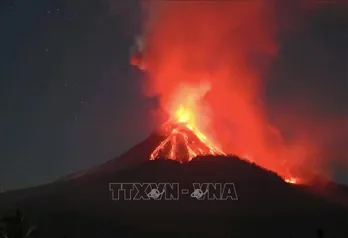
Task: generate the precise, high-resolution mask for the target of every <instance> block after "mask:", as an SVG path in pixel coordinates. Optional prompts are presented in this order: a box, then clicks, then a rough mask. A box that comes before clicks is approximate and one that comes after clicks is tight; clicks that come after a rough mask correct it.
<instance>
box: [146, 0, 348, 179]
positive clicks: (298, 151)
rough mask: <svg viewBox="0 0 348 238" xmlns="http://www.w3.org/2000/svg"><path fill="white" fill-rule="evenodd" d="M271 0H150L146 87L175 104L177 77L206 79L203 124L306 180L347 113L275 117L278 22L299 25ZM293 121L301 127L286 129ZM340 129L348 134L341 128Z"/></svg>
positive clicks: (238, 150)
mask: <svg viewBox="0 0 348 238" xmlns="http://www.w3.org/2000/svg"><path fill="white" fill-rule="evenodd" d="M274 2H275V1H216V2H214V1H152V2H151V1H145V4H144V8H145V11H146V13H147V14H146V19H145V21H144V32H143V35H142V41H143V42H142V44H141V45H142V46H146V47H145V48H144V49H143V51H142V54H143V56H142V57H143V61H144V62H145V63H144V64H145V65H146V70H147V79H146V81H145V83H144V92H145V94H146V95H147V96H150V97H153V96H156V97H158V98H159V99H160V105H161V109H162V110H164V111H170V110H171V108H172V107H170V106H169V107H168V105H171V104H172V103H173V97H174V98H177V96H175V95H177V92H178V88H179V87H180V85H190V88H192V87H193V88H194V87H196V88H197V89H198V90H201V88H202V87H201V86H200V85H202V84H204V83H208V85H209V87H208V88H207V90H208V92H206V91H207V90H206V91H205V94H204V95H202V96H203V101H204V102H201V103H203V104H204V105H205V108H209V110H208V111H209V114H208V115H209V116H207V114H205V113H204V112H200V113H201V115H196V116H197V117H200V116H201V117H202V118H203V120H204V118H207V119H206V120H208V121H209V123H201V124H204V127H206V128H205V129H204V131H205V132H207V131H209V135H210V136H211V137H213V138H214V140H216V141H217V143H218V144H219V145H220V146H221V148H222V149H223V150H224V151H225V152H227V153H231V154H237V155H240V156H245V157H247V158H249V159H250V160H252V161H254V162H255V163H257V164H259V165H261V166H263V167H265V168H267V169H270V170H273V171H275V172H277V173H279V174H280V175H282V176H285V177H287V176H296V177H297V176H299V177H301V179H302V180H304V179H307V178H308V176H310V175H311V174H312V173H316V172H318V171H321V170H322V169H323V159H324V157H325V156H327V154H326V152H325V153H324V151H323V149H322V146H323V144H324V143H326V142H327V140H326V139H324V138H322V137H321V135H322V134H324V135H328V133H327V131H330V132H332V131H333V130H335V131H336V132H337V131H341V132H342V130H340V129H341V127H340V126H338V125H342V123H344V121H337V124H335V125H337V126H336V127H337V128H334V127H335V126H328V125H327V124H328V121H320V122H318V123H317V124H312V125H311V124H309V123H302V122H303V121H302V118H303V117H301V116H300V115H293V114H291V115H292V116H291V117H290V116H289V117H288V116H286V117H285V118H284V117H282V116H279V115H278V116H277V117H276V119H275V120H274V121H272V122H273V123H271V122H270V119H269V115H268V112H269V111H270V110H269V108H267V107H266V105H265V101H264V99H265V93H266V87H267V84H268V82H267V80H266V79H267V75H268V73H269V69H270V66H271V64H272V62H273V60H274V59H276V57H277V54H278V52H279V49H280V47H281V44H280V43H279V35H280V33H281V32H282V31H281V30H282V29H281V28H288V29H289V30H290V29H292V28H293V26H294V25H293V24H290V22H291V18H286V20H284V21H280V20H279V9H278V6H277V5H276V4H275V3H274ZM306 6H307V5H306ZM310 6H311V8H310V9H312V5H310ZM307 7H308V6H307ZM302 10H303V9H302ZM284 19H285V18H284ZM289 73H290V72H289ZM180 92H181V94H183V92H184V94H185V93H189V92H186V91H180ZM289 111H290V109H289ZM286 112H287V109H286V108H281V109H280V110H275V111H274V112H273V113H276V114H280V113H282V115H289V113H286ZM208 117H209V119H208ZM306 119H308V117H307V118H306ZM277 120H278V121H277ZM306 122H308V120H306ZM276 125H277V126H276ZM286 125H291V126H288V128H286ZM330 125H332V124H330ZM310 126H312V127H315V129H310ZM291 128H293V129H294V128H295V129H296V133H294V134H292V135H291V136H287V135H286V133H285V132H286V129H288V130H291ZM318 128H319V129H318ZM310 131H315V133H310ZM340 136H342V137H345V136H344V133H343V132H342V135H340Z"/></svg>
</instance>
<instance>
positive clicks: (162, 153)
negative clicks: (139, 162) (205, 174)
mask: <svg viewBox="0 0 348 238" xmlns="http://www.w3.org/2000/svg"><path fill="white" fill-rule="evenodd" d="M189 118H190V117H189V113H188V112H186V111H185V110H184V109H182V107H181V108H180V109H179V111H178V118H177V120H176V121H168V122H167V123H165V124H164V125H163V126H162V128H161V129H160V133H161V134H162V135H164V137H165V139H164V140H163V141H162V142H161V143H160V145H159V146H157V147H156V149H155V150H154V151H153V152H152V153H151V156H150V160H155V159H158V158H166V159H171V160H178V161H180V162H184V161H190V160H192V159H193V158H194V157H197V156H199V155H225V153H224V152H223V151H222V150H220V149H219V148H217V147H216V146H215V145H214V144H213V143H212V142H210V141H209V139H208V138H207V136H205V135H204V134H203V133H202V132H201V131H200V130H199V129H197V128H196V127H195V126H194V125H192V124H190V123H189V121H188V120H189Z"/></svg>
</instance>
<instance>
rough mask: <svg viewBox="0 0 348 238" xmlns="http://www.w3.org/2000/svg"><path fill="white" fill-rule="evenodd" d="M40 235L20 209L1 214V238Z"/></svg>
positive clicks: (320, 237) (319, 232)
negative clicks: (4, 214) (5, 214)
mask: <svg viewBox="0 0 348 238" xmlns="http://www.w3.org/2000/svg"><path fill="white" fill-rule="evenodd" d="M126 230H127V229H126ZM126 230H124V229H120V233H122V235H123V236H124V235H125V236H127V234H126V233H128V232H126ZM128 235H130V234H129V233H128ZM134 235H135V234H134ZM137 235H141V234H140V233H139V234H137ZM39 237H41V236H40V235H39V232H38V229H37V227H36V226H35V225H33V224H31V223H30V222H29V221H28V220H27V219H25V218H24V216H23V214H22V212H21V211H20V210H17V211H16V213H15V214H14V215H12V216H4V217H1V216H0V238H39ZM190 237H191V236H190ZM292 237H294V236H292ZM316 237H318V238H325V237H326V236H325V232H324V230H322V229H320V228H319V229H318V230H317V231H316ZM59 238H68V236H63V237H59ZM294 238H295V237H294Z"/></svg>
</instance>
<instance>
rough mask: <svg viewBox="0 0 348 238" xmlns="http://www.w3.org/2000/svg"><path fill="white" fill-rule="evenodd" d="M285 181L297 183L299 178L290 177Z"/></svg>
mask: <svg viewBox="0 0 348 238" xmlns="http://www.w3.org/2000/svg"><path fill="white" fill-rule="evenodd" d="M284 181H285V182H287V183H291V184H297V183H298V182H299V181H298V179H296V178H288V179H284Z"/></svg>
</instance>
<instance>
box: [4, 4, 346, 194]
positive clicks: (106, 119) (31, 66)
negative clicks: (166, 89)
mask: <svg viewBox="0 0 348 238" xmlns="http://www.w3.org/2000/svg"><path fill="white" fill-rule="evenodd" d="M345 7H346V5H338V4H337V5H336V4H326V6H325V7H320V8H318V9H316V10H315V11H313V12H312V13H311V14H310V15H309V16H307V19H306V21H305V23H301V24H300V25H299V26H297V27H296V30H291V31H289V33H283V34H282V35H279V41H280V44H281V50H280V52H279V55H278V57H277V59H276V60H275V62H274V63H273V64H272V69H271V70H270V73H269V75H268V76H267V77H269V78H270V80H269V85H268V91H267V93H268V101H267V103H268V104H269V105H270V106H269V107H270V108H271V107H272V106H274V107H275V105H276V106H279V104H281V103H283V104H284V105H289V102H290V101H291V102H292V103H291V105H294V103H293V102H294V101H296V102H298V104H299V105H300V109H298V110H300V111H302V112H303V113H308V114H310V116H308V118H315V117H320V118H323V117H328V115H332V117H335V118H348V107H347V103H348V71H347V66H348V46H347V42H348V39H347V33H348V22H347V16H348V10H347V8H345ZM283 11H286V10H283ZM289 14H290V13H289ZM140 23H141V17H140V6H139V4H138V2H137V1H129V0H127V1H122V0H119V1H116V0H115V1H110V0H89V1H86V0H37V1H32V2H30V1H26V0H13V1H6V0H5V1H1V3H0V29H1V33H0V34H1V37H0V76H1V78H0V90H1V94H0V96H1V101H0V108H1V117H0V143H1V145H2V146H1V147H0V148H1V149H0V188H1V189H2V190H7V189H14V188H21V187H27V186H32V185H37V184H42V183H46V182H49V181H52V180H55V179H57V178H60V177H62V176H65V175H67V174H70V173H72V172H76V171H78V170H83V169H87V168H89V167H92V166H95V165H97V164H100V163H103V162H105V161H107V160H109V159H112V158H114V157H116V156H117V155H119V154H120V153H122V152H125V151H126V150H127V149H129V148H130V147H132V146H133V145H135V144H136V143H138V142H140V141H141V140H143V139H144V138H146V137H147V135H148V134H149V133H151V132H152V131H153V129H154V128H155V122H154V121H153V120H151V115H150V114H151V110H152V109H153V108H155V106H156V100H155V99H149V98H146V97H145V96H144V95H143V94H142V92H141V87H142V80H144V79H143V75H142V73H141V72H139V71H138V70H137V69H134V68H132V67H131V66H130V65H129V49H130V47H131V46H132V45H133V39H134V36H135V35H136V34H138V33H139V32H140ZM275 79H277V80H275ZM301 102H305V103H301ZM290 111H291V109H289V112H290ZM298 112H299V111H297V112H296V113H298ZM309 112H310V113H309ZM294 113H295V112H294ZM346 122H347V120H346ZM345 126H347V127H348V123H347V124H346V125H345ZM345 139H346V138H345V137H344V138H343V139H341V140H334V138H333V141H334V142H333V144H334V145H333V146H336V147H337V148H338V147H339V148H341V149H342V148H348V141H347V140H345ZM347 150H348V149H347ZM347 160H348V158H340V160H339V161H341V162H342V161H347ZM335 166H337V167H339V168H342V166H340V165H335ZM335 171H336V172H335V175H334V176H335V179H336V181H339V182H344V183H348V175H347V174H348V172H347V170H344V169H341V170H340V169H336V170H335Z"/></svg>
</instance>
